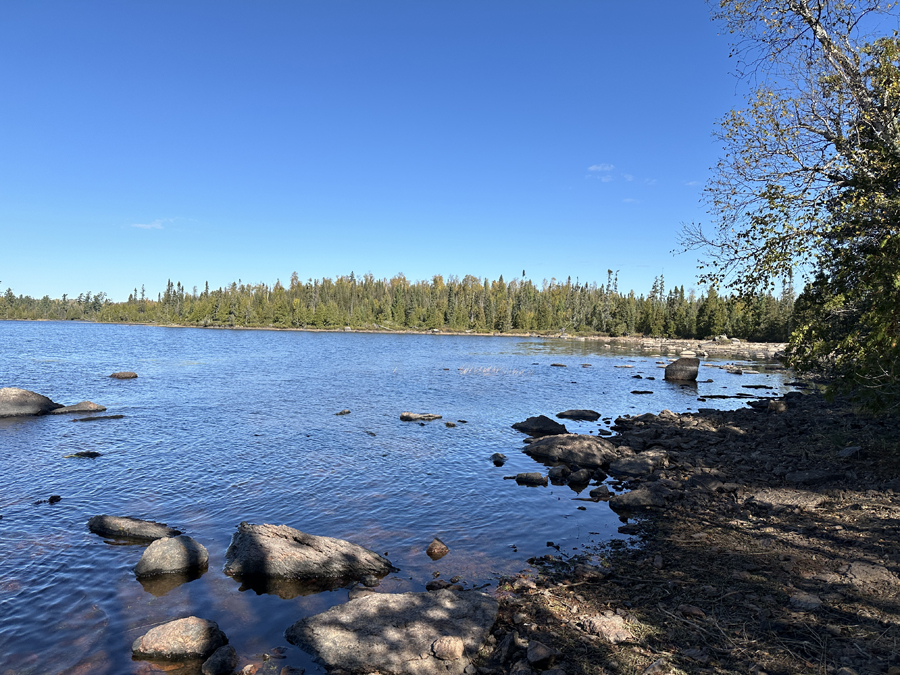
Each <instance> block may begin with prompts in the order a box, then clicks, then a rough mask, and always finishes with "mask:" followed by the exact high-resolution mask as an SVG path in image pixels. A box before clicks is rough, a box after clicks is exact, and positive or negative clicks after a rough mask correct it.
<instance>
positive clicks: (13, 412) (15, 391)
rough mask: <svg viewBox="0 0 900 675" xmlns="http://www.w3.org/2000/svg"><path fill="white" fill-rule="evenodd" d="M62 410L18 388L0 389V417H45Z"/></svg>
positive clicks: (34, 394)
mask: <svg viewBox="0 0 900 675" xmlns="http://www.w3.org/2000/svg"><path fill="white" fill-rule="evenodd" d="M59 408H62V405H61V404H59V403H54V402H53V401H51V400H50V399H49V398H47V397H46V396H42V395H41V394H37V393H35V392H33V391H28V390H27V389H19V388H18V387H4V388H3V389H0V417H30V416H33V415H46V414H47V413H50V412H53V411H54V410H57V409H59Z"/></svg>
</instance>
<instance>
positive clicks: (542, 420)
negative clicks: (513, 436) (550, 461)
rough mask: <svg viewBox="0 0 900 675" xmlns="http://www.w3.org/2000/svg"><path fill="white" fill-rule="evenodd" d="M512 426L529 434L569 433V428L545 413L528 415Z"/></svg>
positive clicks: (550, 434)
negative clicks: (533, 415)
mask: <svg viewBox="0 0 900 675" xmlns="http://www.w3.org/2000/svg"><path fill="white" fill-rule="evenodd" d="M512 428H513V429H515V430H516V431H521V432H523V433H526V434H528V435H529V436H552V435H556V434H567V433H569V430H568V429H566V427H565V426H564V425H562V424H560V423H559V422H554V421H553V420H551V419H550V418H549V417H547V416H546V415H538V416H537V417H529V418H528V419H527V420H525V421H524V422H516V423H515V424H513V425H512Z"/></svg>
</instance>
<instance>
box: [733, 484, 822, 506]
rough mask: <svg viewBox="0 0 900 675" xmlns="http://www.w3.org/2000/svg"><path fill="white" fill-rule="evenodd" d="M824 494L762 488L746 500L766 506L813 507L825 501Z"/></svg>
mask: <svg viewBox="0 0 900 675" xmlns="http://www.w3.org/2000/svg"><path fill="white" fill-rule="evenodd" d="M827 499H828V498H827V497H826V496H825V495H820V494H816V493H812V492H808V491H805V490H790V489H787V488H763V489H761V490H758V491H756V492H755V493H753V494H752V495H751V496H750V497H749V498H748V500H747V502H748V503H751V504H752V503H755V504H759V505H760V506H764V507H767V508H770V509H771V508H778V507H781V508H799V509H804V510H806V509H814V508H816V507H817V506H819V505H820V504H822V503H823V502H825V501H827Z"/></svg>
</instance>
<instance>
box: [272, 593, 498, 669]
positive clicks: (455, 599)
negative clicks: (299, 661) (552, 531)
mask: <svg viewBox="0 0 900 675" xmlns="http://www.w3.org/2000/svg"><path fill="white" fill-rule="evenodd" d="M497 610H498V603H497V601H496V600H494V599H493V598H491V597H490V596H487V595H484V594H482V593H476V592H473V591H469V592H465V593H456V592H453V591H450V590H439V591H434V592H428V593H400V594H388V593H379V594H375V595H370V596H367V597H364V598H359V599H357V600H352V601H350V602H347V603H345V604H343V605H338V606H337V607H332V608H331V609H329V610H328V611H326V612H323V613H321V614H316V615H315V616H311V617H308V618H306V619H302V620H300V621H298V622H297V623H295V624H294V625H292V626H291V627H290V628H288V629H287V630H286V631H285V633H284V636H285V638H287V641H288V642H290V643H291V644H294V645H297V646H299V647H300V648H301V649H304V650H306V651H309V652H310V653H312V654H313V655H314V656H315V658H316V660H317V661H319V662H320V663H322V664H323V665H324V666H325V668H326V669H327V670H329V671H334V670H342V671H345V672H349V673H369V672H373V671H377V672H379V673H382V674H383V675H462V674H463V672H464V671H465V670H466V667H467V666H469V665H470V661H469V658H468V655H474V654H476V653H477V652H478V650H479V649H480V648H481V646H482V644H483V643H484V641H485V639H486V638H487V636H488V634H489V631H490V629H491V627H492V626H493V624H494V621H495V620H496V618H497ZM454 638H455V639H454ZM457 639H458V640H459V641H460V642H461V643H462V650H460V649H459V642H457Z"/></svg>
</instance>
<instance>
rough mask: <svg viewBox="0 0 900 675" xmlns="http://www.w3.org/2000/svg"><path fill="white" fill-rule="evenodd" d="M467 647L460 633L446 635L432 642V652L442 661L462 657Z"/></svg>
mask: <svg viewBox="0 0 900 675" xmlns="http://www.w3.org/2000/svg"><path fill="white" fill-rule="evenodd" d="M465 648H466V646H465V644H463V641H462V638H461V637H459V636H458V635H444V636H441V637H439V638H438V639H437V640H435V641H434V642H432V643H431V651H432V653H433V654H434V655H435V657H436V658H438V659H440V660H441V661H456V660H457V659H461V658H462V656H463V652H464V651H465Z"/></svg>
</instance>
